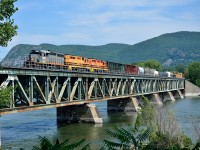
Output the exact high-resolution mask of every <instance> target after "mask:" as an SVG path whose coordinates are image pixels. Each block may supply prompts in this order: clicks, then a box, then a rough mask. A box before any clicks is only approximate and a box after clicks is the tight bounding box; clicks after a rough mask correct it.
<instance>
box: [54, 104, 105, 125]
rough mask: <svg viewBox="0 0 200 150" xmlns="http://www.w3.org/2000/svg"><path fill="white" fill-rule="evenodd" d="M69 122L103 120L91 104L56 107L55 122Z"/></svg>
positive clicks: (100, 121)
mask: <svg viewBox="0 0 200 150" xmlns="http://www.w3.org/2000/svg"><path fill="white" fill-rule="evenodd" d="M70 122H87V123H103V120H102V118H101V116H100V114H99V112H98V110H97V108H96V106H95V105H93V104H83V105H75V106H74V105H73V106H64V107H58V108H57V124H58V125H62V124H66V123H70Z"/></svg>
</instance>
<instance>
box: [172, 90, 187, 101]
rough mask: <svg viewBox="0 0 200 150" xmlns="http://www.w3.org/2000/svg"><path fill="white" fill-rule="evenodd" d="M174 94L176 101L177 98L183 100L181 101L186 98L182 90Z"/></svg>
mask: <svg viewBox="0 0 200 150" xmlns="http://www.w3.org/2000/svg"><path fill="white" fill-rule="evenodd" d="M172 94H173V96H174V98H175V99H176V98H181V99H183V98H184V96H183V94H182V92H181V91H180V90H176V91H173V92H172Z"/></svg>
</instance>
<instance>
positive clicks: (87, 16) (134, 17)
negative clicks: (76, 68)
mask: <svg viewBox="0 0 200 150" xmlns="http://www.w3.org/2000/svg"><path fill="white" fill-rule="evenodd" d="M15 6H16V7H18V9H19V10H18V11H17V12H16V13H15V14H14V15H13V16H12V18H13V19H14V21H15V24H16V25H18V30H17V32H18V34H17V36H15V37H14V38H13V39H12V41H11V42H9V44H8V46H7V47H0V58H3V57H5V55H6V54H7V53H8V51H9V50H10V49H11V48H12V47H14V46H15V45H17V44H35V45H39V44H41V43H50V44H55V45H66V44H81V45H104V44H108V43H125V44H135V43H138V42H142V41H145V40H147V39H150V38H153V37H156V36H159V35H162V34H165V33H172V32H178V31H197V32H199V31H200V1H199V0H166V1H164V0H46V1H45V0H18V1H17V2H16V3H15Z"/></svg>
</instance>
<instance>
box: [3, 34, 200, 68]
mask: <svg viewBox="0 0 200 150" xmlns="http://www.w3.org/2000/svg"><path fill="white" fill-rule="evenodd" d="M32 49H47V50H51V51H54V52H60V53H64V54H72V55H80V56H84V57H88V58H91V57H92V58H97V59H102V60H106V61H114V62H119V63H133V62H138V61H144V60H147V59H156V60H158V61H160V62H161V63H162V64H163V65H166V66H174V65H177V64H188V63H190V62H192V61H199V60H200V32H186V31H184V32H183V31H182V32H176V33H168V34H163V35H161V36H158V37H154V38H152V39H149V40H146V41H143V42H140V43H137V44H134V45H128V44H118V43H112V44H106V45H101V46H87V45H60V46H57V45H52V44H40V45H28V44H19V45H16V46H15V47H13V48H12V49H11V50H10V52H9V53H8V54H7V56H6V57H5V58H4V59H3V63H6V62H8V61H12V60H13V59H22V58H23V57H25V56H28V53H29V52H30V51H31V50H32Z"/></svg>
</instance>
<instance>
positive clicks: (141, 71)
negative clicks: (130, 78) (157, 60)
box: [138, 67, 144, 75]
mask: <svg viewBox="0 0 200 150" xmlns="http://www.w3.org/2000/svg"><path fill="white" fill-rule="evenodd" d="M138 69H139V72H138V75H144V68H143V67H138Z"/></svg>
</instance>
